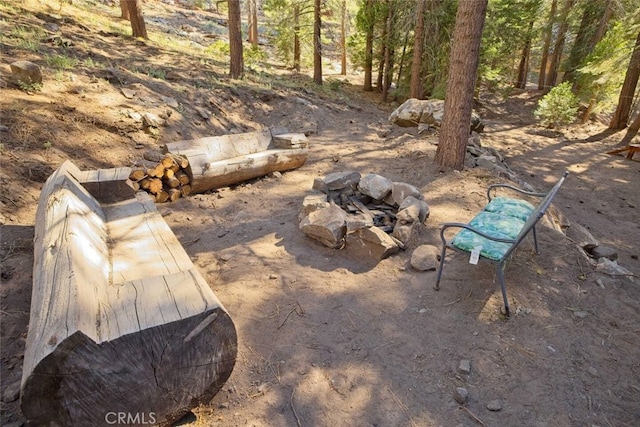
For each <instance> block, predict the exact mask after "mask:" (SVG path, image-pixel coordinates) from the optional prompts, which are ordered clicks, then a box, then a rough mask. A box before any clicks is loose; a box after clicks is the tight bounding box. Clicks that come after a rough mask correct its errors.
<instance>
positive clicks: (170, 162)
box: [160, 154, 175, 169]
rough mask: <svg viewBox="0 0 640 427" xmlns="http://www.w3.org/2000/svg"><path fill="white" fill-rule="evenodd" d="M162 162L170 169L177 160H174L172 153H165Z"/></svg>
mask: <svg viewBox="0 0 640 427" xmlns="http://www.w3.org/2000/svg"><path fill="white" fill-rule="evenodd" d="M160 164H162V166H163V167H164V168H165V169H169V168H171V166H173V165H174V164H175V162H174V161H173V158H172V157H171V155H167V154H165V155H164V157H163V158H162V160H161V161H160Z"/></svg>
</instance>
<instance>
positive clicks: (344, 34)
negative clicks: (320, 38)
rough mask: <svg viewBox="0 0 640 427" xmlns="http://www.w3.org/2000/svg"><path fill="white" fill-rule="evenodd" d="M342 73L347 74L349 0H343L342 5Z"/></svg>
mask: <svg viewBox="0 0 640 427" xmlns="http://www.w3.org/2000/svg"><path fill="white" fill-rule="evenodd" d="M340 10H341V12H340V13H341V15H342V16H341V19H340V54H341V57H340V75H342V76H346V75H347V0H342V5H341V6H340Z"/></svg>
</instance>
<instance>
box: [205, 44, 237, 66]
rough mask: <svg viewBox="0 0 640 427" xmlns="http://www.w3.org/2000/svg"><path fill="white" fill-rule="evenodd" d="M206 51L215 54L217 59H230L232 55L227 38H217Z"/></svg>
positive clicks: (214, 56)
mask: <svg viewBox="0 0 640 427" xmlns="http://www.w3.org/2000/svg"><path fill="white" fill-rule="evenodd" d="M204 51H205V53H207V54H209V55H211V56H213V58H214V59H217V60H221V61H222V60H228V58H229V55H231V48H230V47H229V42H227V41H225V40H216V41H215V42H213V43H212V44H210V45H209V46H207V48H206V49H205V50H204Z"/></svg>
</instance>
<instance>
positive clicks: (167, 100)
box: [161, 96, 180, 108]
mask: <svg viewBox="0 0 640 427" xmlns="http://www.w3.org/2000/svg"><path fill="white" fill-rule="evenodd" d="M161 99H162V102H164V103H165V104H167V105H168V106H169V107H171V108H178V107H179V106H180V104H179V103H178V101H177V100H176V99H175V98H171V97H170V96H163V97H161Z"/></svg>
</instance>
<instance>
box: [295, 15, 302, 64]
mask: <svg viewBox="0 0 640 427" xmlns="http://www.w3.org/2000/svg"><path fill="white" fill-rule="evenodd" d="M301 52H302V51H301V49H300V5H299V4H298V3H296V4H295V5H294V6H293V69H294V70H296V72H300V55H301Z"/></svg>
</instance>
